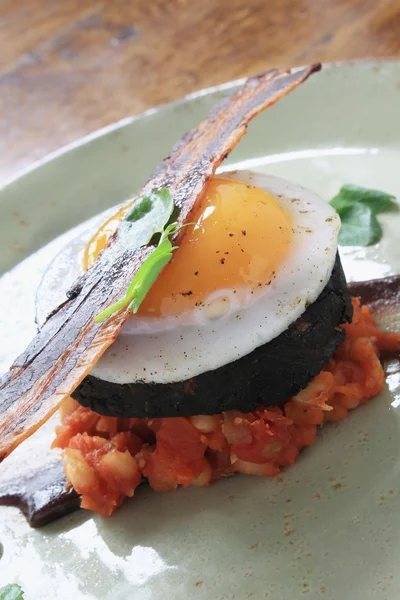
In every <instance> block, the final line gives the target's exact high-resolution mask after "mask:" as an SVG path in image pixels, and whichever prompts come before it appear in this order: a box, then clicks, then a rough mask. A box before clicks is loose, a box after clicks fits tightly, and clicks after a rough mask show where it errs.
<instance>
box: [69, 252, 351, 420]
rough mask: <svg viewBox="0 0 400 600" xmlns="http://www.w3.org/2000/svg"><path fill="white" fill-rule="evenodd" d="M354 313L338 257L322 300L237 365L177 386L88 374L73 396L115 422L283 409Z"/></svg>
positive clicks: (336, 342) (338, 340)
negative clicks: (116, 380) (278, 406)
mask: <svg viewBox="0 0 400 600" xmlns="http://www.w3.org/2000/svg"><path fill="white" fill-rule="evenodd" d="M352 314H353V308H352V304H351V299H350V296H349V293H348V291H347V284H346V279H345V277H344V273H343V269H342V265H341V263H340V258H339V255H337V256H336V261H335V265H334V268H333V271H332V275H331V277H330V279H329V281H328V283H327V285H326V287H325V288H324V289H323V291H322V293H321V294H320V296H319V297H318V298H317V300H316V301H315V302H313V304H310V305H309V306H308V308H307V309H306V310H305V312H304V313H303V315H302V316H301V317H300V318H299V319H298V320H297V321H296V322H295V323H293V324H292V325H291V326H290V327H289V328H288V329H287V330H286V331H284V332H283V333H281V335H279V336H278V337H277V338H275V339H274V340H271V341H270V342H268V343H267V344H264V345H263V346H260V347H259V348H256V349H255V350H253V352H251V353H250V354H247V355H246V356H243V357H242V358H240V359H239V360H236V361H234V362H232V363H229V364H227V365H224V366H223V367H219V368H218V369H215V370H213V371H207V372H206V373H202V374H201V375H197V376H196V377H193V378H191V379H188V380H186V381H178V382H175V383H166V384H161V383H154V384H149V383H138V382H135V383H125V384H118V383H110V382H109V381H103V380H102V379H98V378H96V377H93V376H92V375H88V376H87V377H86V378H85V379H84V381H83V382H82V383H81V384H80V386H79V387H78V388H77V389H76V390H75V392H74V394H73V397H74V398H75V399H76V400H78V402H79V403H80V404H82V405H83V406H87V407H89V408H91V409H92V410H94V411H95V412H97V413H100V414H102V415H108V416H113V417H147V418H154V417H177V416H189V415H199V414H203V415H212V414H217V413H220V412H222V411H226V410H241V411H243V412H250V411H252V410H254V409H255V408H256V407H257V406H259V405H260V404H262V405H264V406H268V405H273V404H280V403H282V402H284V401H285V400H287V399H288V398H290V396H293V395H295V394H297V393H298V392H299V391H300V390H301V389H303V388H305V387H306V385H307V384H308V383H309V382H310V381H311V380H312V379H313V378H314V377H315V376H316V375H317V374H318V373H319V372H320V371H321V370H322V368H323V366H324V365H325V364H326V362H327V361H328V359H329V358H330V357H331V356H332V354H333V353H334V352H335V350H336V349H337V347H338V346H339V345H340V344H341V343H342V342H343V340H344V338H345V336H346V334H345V332H344V330H343V329H342V328H341V327H339V326H340V324H341V323H345V322H350V321H351V318H352Z"/></svg>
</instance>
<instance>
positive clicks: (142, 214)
mask: <svg viewBox="0 0 400 600" xmlns="http://www.w3.org/2000/svg"><path fill="white" fill-rule="evenodd" d="M173 210H174V201H173V199H172V196H171V194H170V192H169V190H167V189H166V188H162V189H161V190H158V191H157V192H152V193H151V194H149V195H148V196H144V197H143V198H139V199H138V200H137V201H136V202H135V203H134V205H133V208H132V210H131V212H130V213H129V214H128V215H127V216H126V217H125V221H124V222H122V223H121V233H122V236H120V241H122V243H124V242H126V244H127V246H129V248H140V247H141V246H146V244H148V243H149V242H150V240H151V238H152V237H153V235H154V234H156V233H162V232H163V230H164V227H165V226H166V225H167V223H168V221H169V220H170V217H171V215H172V211H173Z"/></svg>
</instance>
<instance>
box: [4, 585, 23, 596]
mask: <svg viewBox="0 0 400 600" xmlns="http://www.w3.org/2000/svg"><path fill="white" fill-rule="evenodd" d="M0 600H24V593H23V591H22V588H21V586H20V585H17V584H16V583H11V584H9V585H6V586H5V587H3V588H1V589H0Z"/></svg>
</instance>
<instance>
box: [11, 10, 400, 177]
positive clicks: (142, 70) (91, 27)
mask: <svg viewBox="0 0 400 600" xmlns="http://www.w3.org/2000/svg"><path fill="white" fill-rule="evenodd" d="M0 39H1V42H2V43H1V55H0V145H1V147H0V150H1V152H0V181H2V180H4V179H5V178H6V177H8V176H10V175H12V174H13V173H15V172H16V171H17V170H18V169H19V168H21V167H24V166H26V165H28V164H29V163H31V162H33V161H35V160H37V159H38V158H40V157H42V156H44V155H45V154H47V153H48V152H50V151H52V150H55V149H57V148H58V147H60V146H62V145H64V144H66V143H68V142H70V141H72V140H74V139H76V138H78V137H80V136H82V135H85V134H86V133H89V132H90V131H93V130H94V129H97V128H99V127H102V126H104V125H107V124H109V123H112V122H113V121H116V120H118V119H120V118H122V117H124V116H127V115H130V114H133V113H138V112H141V111H143V110H144V109H146V108H148V107H150V106H153V105H156V104H159V103H162V102H166V101H168V100H172V99H174V98H176V97H178V96H181V95H184V94H187V93H189V92H191V91H194V90H196V89H199V88H202V87H205V86H210V85H214V84H218V83H221V82H223V81H228V80H230V79H234V78H237V77H241V76H243V75H249V74H253V73H256V72H259V71H262V70H265V69H267V68H270V67H273V66H277V67H279V66H283V65H285V66H292V65H297V64H304V63H306V62H313V61H337V60H343V59H355V58H369V57H389V56H399V55H400V2H398V1H394V0H380V1H379V2H377V1H376V0H318V1H316V0H247V1H244V0H180V1H178V0H168V1H167V0H151V1H149V0H130V1H127V0H113V1H112V2H111V0H109V1H103V2H101V1H100V2H96V1H95V0H20V1H18V2H16V1H15V0H1V1H0Z"/></svg>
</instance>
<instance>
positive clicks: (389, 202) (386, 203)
mask: <svg viewBox="0 0 400 600" xmlns="http://www.w3.org/2000/svg"><path fill="white" fill-rule="evenodd" d="M394 200H395V197H394V196H392V195H391V194H388V193H387V192H380V191H379V190H370V189H368V188H365V187H361V186H358V185H352V184H347V185H344V186H342V187H341V188H340V192H339V193H338V194H337V195H336V196H335V197H334V198H333V199H332V200H331V205H332V206H333V207H334V208H335V209H336V210H337V211H338V212H339V213H340V210H341V208H342V207H346V206H348V204H355V203H361V204H365V205H366V206H369V207H370V208H371V210H372V211H373V212H374V213H375V214H377V213H380V212H385V211H387V210H391V209H395V208H397V204H396V202H394Z"/></svg>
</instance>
